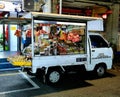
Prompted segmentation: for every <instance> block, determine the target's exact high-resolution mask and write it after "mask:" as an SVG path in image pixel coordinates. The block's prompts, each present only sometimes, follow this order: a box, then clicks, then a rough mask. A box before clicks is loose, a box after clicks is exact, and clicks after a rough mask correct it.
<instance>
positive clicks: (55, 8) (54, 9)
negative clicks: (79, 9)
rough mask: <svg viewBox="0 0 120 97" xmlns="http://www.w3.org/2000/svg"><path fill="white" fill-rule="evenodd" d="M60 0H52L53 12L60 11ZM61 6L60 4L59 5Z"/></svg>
mask: <svg viewBox="0 0 120 97" xmlns="http://www.w3.org/2000/svg"><path fill="white" fill-rule="evenodd" d="M58 1H59V0H51V4H52V5H51V6H52V10H51V12H52V13H58V9H57V5H58ZM58 6H59V5H58Z"/></svg>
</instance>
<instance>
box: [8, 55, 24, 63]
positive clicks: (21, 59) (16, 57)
mask: <svg viewBox="0 0 120 97" xmlns="http://www.w3.org/2000/svg"><path fill="white" fill-rule="evenodd" d="M8 61H12V62H14V61H25V56H21V55H16V56H12V57H8Z"/></svg>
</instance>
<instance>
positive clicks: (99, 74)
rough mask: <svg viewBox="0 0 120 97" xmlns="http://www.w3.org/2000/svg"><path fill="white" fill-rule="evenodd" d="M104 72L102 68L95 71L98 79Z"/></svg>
mask: <svg viewBox="0 0 120 97" xmlns="http://www.w3.org/2000/svg"><path fill="white" fill-rule="evenodd" d="M104 72H105V70H104V68H103V67H99V68H98V69H97V73H98V76H100V77H101V76H103V75H104Z"/></svg>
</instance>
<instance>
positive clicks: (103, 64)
mask: <svg viewBox="0 0 120 97" xmlns="http://www.w3.org/2000/svg"><path fill="white" fill-rule="evenodd" d="M98 66H103V67H104V68H105V69H107V64H106V63H104V62H102V63H98V64H96V66H95V67H94V70H95V69H96V68H97V67H98Z"/></svg>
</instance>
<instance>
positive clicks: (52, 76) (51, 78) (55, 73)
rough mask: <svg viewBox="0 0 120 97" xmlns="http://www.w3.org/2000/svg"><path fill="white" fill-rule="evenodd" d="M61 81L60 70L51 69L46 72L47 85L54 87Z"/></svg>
mask: <svg viewBox="0 0 120 97" xmlns="http://www.w3.org/2000/svg"><path fill="white" fill-rule="evenodd" d="M60 80H61V72H60V70H55V69H51V70H49V71H48V73H47V75H46V82H47V84H50V85H54V84H57V83H59V82H60Z"/></svg>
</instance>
